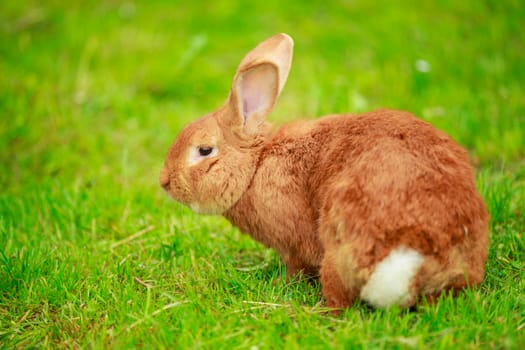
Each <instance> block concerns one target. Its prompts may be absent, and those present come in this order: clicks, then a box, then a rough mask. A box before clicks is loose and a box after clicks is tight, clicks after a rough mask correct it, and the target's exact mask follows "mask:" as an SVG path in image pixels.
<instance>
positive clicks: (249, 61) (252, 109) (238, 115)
mask: <svg viewBox="0 0 525 350" xmlns="http://www.w3.org/2000/svg"><path fill="white" fill-rule="evenodd" d="M292 53H293V40H292V38H291V37H289V36H288V35H286V34H278V35H275V36H272V37H271V38H269V39H267V40H265V41H263V42H262V43H260V44H259V45H257V47H255V48H254V49H253V50H252V51H251V52H249V53H248V54H247V55H246V57H244V59H243V60H242V61H241V64H240V65H239V68H238V69H237V73H236V74H235V78H234V79H233V86H232V90H231V94H230V102H229V103H230V107H231V113H230V114H229V116H228V117H229V118H231V119H232V120H230V121H229V122H230V123H229V124H230V125H231V127H232V128H234V129H237V130H238V131H239V132H241V133H244V134H248V135H253V134H256V133H257V132H258V131H259V127H260V126H261V125H262V124H263V123H264V119H265V118H266V116H267V115H268V114H269V113H270V112H271V111H272V109H273V106H274V105H275V102H276V101H277V97H278V96H279V94H280V93H281V90H282V88H283V86H284V84H285V82H286V79H287V78H288V72H289V71H290V65H291V63H292Z"/></svg>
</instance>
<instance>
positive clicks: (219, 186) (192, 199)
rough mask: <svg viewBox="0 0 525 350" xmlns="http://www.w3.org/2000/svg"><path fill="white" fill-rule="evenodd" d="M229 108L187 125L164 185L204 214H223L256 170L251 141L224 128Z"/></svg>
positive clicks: (167, 167)
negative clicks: (221, 124)
mask: <svg viewBox="0 0 525 350" xmlns="http://www.w3.org/2000/svg"><path fill="white" fill-rule="evenodd" d="M228 113H229V111H228V108H227V107H225V108H222V109H221V110H219V111H217V112H215V113H213V114H209V115H206V116H204V117H202V118H201V119H198V120H196V121H195V122H193V123H191V124H189V125H187V126H186V127H185V128H184V129H183V130H182V131H181V132H180V134H179V136H178V137H177V139H176V140H175V142H174V143H173V145H172V146H171V148H170V150H169V152H168V155H167V157H166V160H165V165H164V168H163V169H162V171H161V174H160V179H159V180H160V185H161V186H162V187H163V188H164V189H165V190H166V192H167V193H168V194H169V195H170V196H171V197H172V198H173V199H175V200H176V201H178V202H181V203H183V204H185V205H187V206H188V207H190V208H191V209H192V210H193V211H195V212H197V213H201V214H222V213H224V211H226V210H227V209H229V208H230V207H231V206H232V205H233V204H234V203H235V202H236V201H237V200H238V199H239V197H240V196H241V195H242V193H243V192H244V191H245V190H246V188H247V187H248V184H249V181H250V180H251V178H252V176H253V173H254V171H255V164H256V162H255V159H254V156H255V155H254V152H253V150H252V149H251V147H250V145H249V144H247V143H246V142H243V140H241V139H239V138H236V137H235V136H234V135H232V134H231V133H228V132H227V133H226V134H227V135H226V137H225V133H224V132H223V131H222V130H221V127H220V120H221V119H224V118H225V116H224V115H225V114H228Z"/></svg>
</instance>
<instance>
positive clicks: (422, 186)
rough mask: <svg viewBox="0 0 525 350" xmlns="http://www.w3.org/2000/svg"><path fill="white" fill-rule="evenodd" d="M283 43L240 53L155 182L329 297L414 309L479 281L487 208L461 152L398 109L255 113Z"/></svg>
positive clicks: (271, 101)
mask: <svg viewBox="0 0 525 350" xmlns="http://www.w3.org/2000/svg"><path fill="white" fill-rule="evenodd" d="M292 52H293V40H292V38H291V37H290V36H288V35H287V34H278V35H275V36H272V37H270V38H269V39H267V40H265V41H263V42H261V43H260V44H259V45H258V46H256V47H255V48H254V49H253V50H252V51H251V52H249V53H248V54H247V55H246V56H245V57H244V59H243V60H242V61H241V63H240V65H239V67H238V69H237V72H236V74H235V76H234V78H233V84H232V87H231V91H230V93H229V96H228V98H227V100H226V102H225V103H224V105H223V106H222V107H220V108H219V109H218V110H216V111H215V112H212V113H209V114H207V115H205V116H203V117H201V118H200V119H197V120H196V121H194V122H192V123H190V124H188V125H187V126H185V127H184V128H183V129H182V131H181V132H180V134H179V135H178V137H177V138H176V139H175V141H174V143H173V145H172V146H171V148H170V149H169V151H168V153H167V156H166V159H165V163H164V167H163V168H162V170H161V173H160V185H161V186H162V187H163V188H164V189H165V191H166V192H167V193H168V194H169V196H171V197H172V198H173V199H175V200H176V201H178V202H180V203H183V204H184V205H186V206H188V207H190V208H191V209H192V210H193V211H195V212H197V213H202V214H216V215H223V216H224V217H226V218H227V219H228V220H229V221H230V222H231V223H232V224H233V225H234V226H236V227H238V228H239V229H240V230H241V231H242V232H244V233H247V234H249V235H251V236H252V237H253V238H254V239H255V240H257V241H259V242H261V243H263V244H264V245H266V246H267V247H271V248H273V249H275V250H276V252H277V253H278V254H279V256H280V258H281V259H282V261H283V262H284V264H285V265H286V275H287V277H294V276H295V275H297V274H300V273H302V274H303V275H306V276H312V277H313V278H319V280H320V283H321V288H322V293H323V295H324V298H325V302H326V305H327V306H328V307H331V308H334V309H344V308H348V307H350V306H351V305H353V303H354V302H355V301H356V300H357V299H360V300H362V301H364V302H365V303H367V304H370V305H372V306H373V307H375V308H388V307H391V306H394V305H397V306H398V307H402V308H405V307H411V306H414V305H416V304H417V303H418V302H419V301H421V300H431V301H432V300H435V298H436V297H438V296H439V295H440V294H441V293H442V292H444V291H449V292H457V291H459V290H461V289H462V288H465V287H469V286H475V285H477V284H479V283H480V282H481V281H482V280H483V278H484V266H485V262H486V259H487V251H488V244H489V237H488V222H489V215H488V213H487V210H486V207H485V204H484V202H483V200H482V198H481V196H480V194H479V193H478V192H477V190H476V186H475V182H474V174H473V169H472V167H471V166H470V164H469V157H468V154H467V152H466V151H465V150H464V149H463V148H462V147H460V146H459V145H458V144H457V143H456V142H455V141H453V140H452V139H451V138H450V137H449V136H447V135H446V134H445V133H443V132H441V131H439V130H437V129H436V128H434V127H433V126H432V125H430V124H429V123H427V122H425V121H423V120H420V119H418V118H416V117H414V116H413V115H412V114H410V113H408V112H401V111H395V110H378V111H373V112H369V113H365V114H360V115H357V114H340V115H329V116H325V117H321V118H319V119H315V120H308V121H299V122H293V123H290V124H286V125H283V126H282V127H281V128H279V129H278V130H276V131H274V130H273V129H272V127H271V125H270V124H269V123H268V122H267V121H266V117H267V116H268V115H269V114H270V112H271V111H272V109H273V107H274V105H275V103H276V101H277V98H278V96H279V94H280V93H281V90H282V89H283V86H284V84H285V82H286V80H287V77H288V73H289V71H290V66H291V62H292V55H293V53H292Z"/></svg>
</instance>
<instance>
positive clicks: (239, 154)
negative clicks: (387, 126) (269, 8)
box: [160, 34, 293, 214]
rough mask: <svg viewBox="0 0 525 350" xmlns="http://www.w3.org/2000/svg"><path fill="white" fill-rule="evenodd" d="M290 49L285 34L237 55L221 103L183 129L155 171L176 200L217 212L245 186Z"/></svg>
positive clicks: (205, 211) (265, 134) (266, 130)
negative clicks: (232, 74) (238, 57)
mask: <svg viewBox="0 0 525 350" xmlns="http://www.w3.org/2000/svg"><path fill="white" fill-rule="evenodd" d="M292 49H293V41H292V39H291V38H290V37H289V36H288V35H286V34H278V35H275V36H273V37H271V38H269V39H267V40H266V41H264V42H262V43H260V44H259V45H258V46H257V47H255V48H254V49H253V50H252V51H251V52H249V53H248V54H247V55H246V56H245V57H244V59H243V60H242V61H241V63H240V65H239V67H238V69H237V72H236V74H235V76H234V79H233V84H232V88H231V91H230V94H229V97H228V99H227V100H226V102H225V103H224V105H223V106H222V107H221V108H219V109H218V110H217V111H215V112H213V113H210V114H208V115H205V116H204V117H201V118H200V119H198V120H196V121H194V122H192V123H190V124H189V125H187V126H186V127H184V128H183V129H182V131H181V132H180V134H179V135H178V137H177V138H176V139H175V141H174V143H173V145H172V146H171V148H170V150H169V152H168V154H167V156H166V160H165V164H164V167H163V169H162V171H161V174H160V185H161V186H162V187H163V188H164V189H165V190H166V191H167V193H168V194H169V195H170V196H171V197H173V198H174V199H175V200H176V201H178V202H181V203H183V204H185V205H187V206H189V207H190V208H191V209H192V210H193V211H195V212H198V213H203V214H222V213H224V212H225V211H226V210H228V209H229V208H230V207H231V206H232V205H233V204H235V202H236V201H237V200H238V199H239V198H240V197H241V195H242V194H243V193H244V191H245V190H246V189H247V188H248V186H249V184H250V182H251V179H252V177H253V174H254V173H255V170H256V167H257V161H258V156H259V151H260V150H261V148H262V145H263V144H264V143H265V140H266V138H267V137H268V135H269V134H270V132H271V126H270V125H269V124H268V123H266V122H265V118H266V116H267V115H268V114H269V113H270V112H271V111H272V109H273V107H274V105H275V103H276V101H277V98H278V96H279V94H280V92H281V90H282V88H283V86H284V83H285V82H286V79H287V77H288V72H289V70H290V65H291V61H292Z"/></svg>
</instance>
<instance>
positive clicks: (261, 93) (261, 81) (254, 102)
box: [240, 65, 277, 124]
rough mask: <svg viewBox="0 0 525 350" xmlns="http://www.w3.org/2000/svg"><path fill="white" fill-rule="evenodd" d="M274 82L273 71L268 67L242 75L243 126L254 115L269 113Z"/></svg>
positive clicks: (273, 95) (260, 67)
mask: <svg viewBox="0 0 525 350" xmlns="http://www.w3.org/2000/svg"><path fill="white" fill-rule="evenodd" d="M276 80H277V79H276V74H275V70H274V69H273V67H272V66H269V65H268V66H267V65H264V66H259V67H256V68H254V69H252V70H249V71H247V72H246V73H244V75H243V77H242V81H241V86H240V88H241V96H242V97H241V98H242V114H243V117H244V124H246V123H247V121H248V119H249V118H250V116H251V115H252V114H254V113H258V112H263V114H267V113H269V111H270V109H271V108H272V107H273V104H274V103H275V101H274V100H275V89H276V88H277V81H276Z"/></svg>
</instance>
